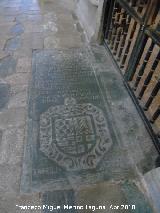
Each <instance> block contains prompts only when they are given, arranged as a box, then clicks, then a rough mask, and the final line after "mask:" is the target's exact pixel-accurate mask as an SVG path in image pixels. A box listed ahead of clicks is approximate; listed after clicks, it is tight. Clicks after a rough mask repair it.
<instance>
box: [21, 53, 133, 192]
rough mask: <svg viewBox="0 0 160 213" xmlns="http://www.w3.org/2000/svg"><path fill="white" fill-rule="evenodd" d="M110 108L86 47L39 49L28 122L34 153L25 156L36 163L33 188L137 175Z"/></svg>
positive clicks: (27, 159)
mask: <svg viewBox="0 0 160 213" xmlns="http://www.w3.org/2000/svg"><path fill="white" fill-rule="evenodd" d="M107 110H108V109H107V106H105V103H104V102H103V97H102V95H101V91H100V88H99V85H98V84H97V81H96V77H95V74H94V71H93V69H92V61H89V55H88V52H87V51H86V50H84V49H73V50H66V51H56V50H54V51H35V52H34V57H33V77H32V90H31V91H30V101H29V124H28V125H29V126H28V128H29V129H28V135H29V137H28V146H29V147H30V146H31V144H34V146H32V149H31V151H32V152H33V153H34V156H35V157H34V159H33V160H32V159H30V156H29V153H28V152H27V153H28V154H27V153H26V155H25V156H26V158H25V163H26V164H28V163H29V162H30V163H31V164H30V163H29V164H30V165H32V166H31V167H30V168H28V175H29V176H31V177H32V182H31V183H29V184H31V185H29V186H28V187H31V189H32V190H34V188H37V187H38V188H39V189H40V188H41V189H43V190H44V189H45V188H46V189H48V187H49V186H48V184H52V185H53V186H54V188H55V190H56V189H62V188H64V187H65V185H66V182H68V179H70V180H72V181H71V182H72V185H74V186H76V185H77V184H82V183H83V184H90V183H94V182H97V181H100V180H109V179H111V178H113V177H114V178H115V179H121V178H123V177H124V176H125V177H127V176H128V177H131V178H132V177H134V172H133V171H132V169H131V167H130V161H129V159H127V162H126V157H127V155H126V156H125V155H124V151H123V150H121V149H118V147H117V145H118V141H117V139H116V137H115V133H114V130H113V129H112V127H111V120H110V115H109V112H108V111H107ZM51 118H52V119H53V120H52V119H51ZM46 125H47V126H46ZM51 132H52V134H51ZM73 132H75V134H73ZM30 139H31V140H30ZM49 141H50V145H51V146H50V145H49V144H48V143H49ZM101 142H102V144H103V145H102V144H101ZM37 143H39V145H38V144H37ZM99 143H100V144H99ZM36 144H37V145H38V146H37V145H36ZM47 144H48V145H47ZM98 144H99V145H98ZM116 144H117V145H116ZM38 147H39V148H38ZM111 148H112V152H109V150H111ZM35 153H36V154H35ZM102 159H103V160H102ZM51 165H52V166H51ZM25 172H26V171H25ZM42 177H43V178H42ZM66 177H67V178H66ZM42 179H43V181H42ZM57 180H58V181H59V184H57ZM27 184H28V183H24V185H25V188H26V185H27ZM66 187H67V188H69V187H71V186H70V185H67V186H66Z"/></svg>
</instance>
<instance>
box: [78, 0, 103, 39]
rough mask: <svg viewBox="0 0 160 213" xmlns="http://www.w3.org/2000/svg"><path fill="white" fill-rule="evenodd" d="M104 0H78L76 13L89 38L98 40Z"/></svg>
mask: <svg viewBox="0 0 160 213" xmlns="http://www.w3.org/2000/svg"><path fill="white" fill-rule="evenodd" d="M103 4H104V0H76V13H77V16H78V18H79V21H80V23H81V25H82V26H83V28H84V30H85V32H86V34H87V37H88V40H89V41H96V40H98V36H99V31H100V29H101V24H102V12H103Z"/></svg>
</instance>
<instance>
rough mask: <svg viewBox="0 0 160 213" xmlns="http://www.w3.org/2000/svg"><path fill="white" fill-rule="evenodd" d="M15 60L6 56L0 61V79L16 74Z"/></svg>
mask: <svg viewBox="0 0 160 213" xmlns="http://www.w3.org/2000/svg"><path fill="white" fill-rule="evenodd" d="M16 63H17V62H16V60H15V59H14V58H13V57H12V56H10V55H8V56H6V57H4V58H1V59H0V77H2V78H4V77H6V76H9V75H12V74H13V73H14V72H16Z"/></svg>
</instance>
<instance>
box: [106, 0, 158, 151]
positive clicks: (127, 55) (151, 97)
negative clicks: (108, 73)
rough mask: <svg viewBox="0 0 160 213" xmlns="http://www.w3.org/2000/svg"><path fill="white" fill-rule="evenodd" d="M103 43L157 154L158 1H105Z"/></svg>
mask: <svg viewBox="0 0 160 213" xmlns="http://www.w3.org/2000/svg"><path fill="white" fill-rule="evenodd" d="M106 8H107V12H105V23H104V41H105V44H106V46H107V47H108V48H109V50H110V52H111V54H112V56H113V58H114V59H115V61H116V64H117V65H118V67H119V69H120V71H121V73H122V75H123V77H124V79H125V84H126V86H127V88H128V90H129V92H130V94H131V96H132V97H133V100H134V102H135V103H136V106H137V107H138V110H139V111H140V113H141V115H142V118H143V119H144V121H145V123H146V126H147V128H148V130H149V131H150V133H151V136H152V138H153V140H154V142H155V145H156V147H157V149H158V151H159V152H160V116H159V115H160V1H159V0H111V1H106Z"/></svg>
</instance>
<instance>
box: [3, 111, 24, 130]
mask: <svg viewBox="0 0 160 213" xmlns="http://www.w3.org/2000/svg"><path fill="white" fill-rule="evenodd" d="M25 116H26V108H24V107H17V108H11V109H5V110H3V112H0V121H3V122H0V128H1V129H5V128H8V127H17V126H24V125H25V122H26V119H25V118H26V117H25Z"/></svg>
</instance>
